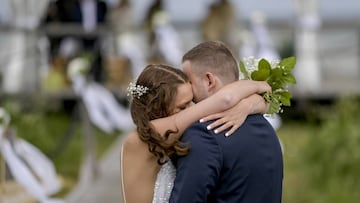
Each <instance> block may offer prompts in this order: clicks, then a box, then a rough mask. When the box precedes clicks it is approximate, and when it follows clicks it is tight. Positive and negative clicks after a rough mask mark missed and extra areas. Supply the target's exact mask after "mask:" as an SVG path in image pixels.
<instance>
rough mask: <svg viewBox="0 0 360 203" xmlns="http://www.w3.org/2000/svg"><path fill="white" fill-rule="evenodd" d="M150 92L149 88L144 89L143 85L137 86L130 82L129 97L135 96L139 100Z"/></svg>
mask: <svg viewBox="0 0 360 203" xmlns="http://www.w3.org/2000/svg"><path fill="white" fill-rule="evenodd" d="M148 90H149V88H148V87H144V86H142V85H137V84H135V83H132V82H130V84H129V86H128V88H127V92H128V93H127V96H130V95H131V96H133V97H136V98H138V99H140V97H141V96H142V95H143V94H145V93H146V92H147V91H148Z"/></svg>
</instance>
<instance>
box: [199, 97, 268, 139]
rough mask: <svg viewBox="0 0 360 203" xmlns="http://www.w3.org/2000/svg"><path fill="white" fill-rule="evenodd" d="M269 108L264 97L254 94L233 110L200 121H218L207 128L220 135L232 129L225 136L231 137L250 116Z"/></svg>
mask: <svg viewBox="0 0 360 203" xmlns="http://www.w3.org/2000/svg"><path fill="white" fill-rule="evenodd" d="M268 107H269V106H268V104H267V103H266V102H265V100H264V99H263V97H261V96H260V95H257V94H254V95H251V96H249V97H247V98H245V99H243V100H241V101H240V102H239V103H238V104H236V105H235V106H233V107H232V108H230V109H228V110H226V111H224V112H221V113H216V114H212V115H209V116H206V117H204V118H202V119H201V120H200V121H201V122H206V121H210V120H215V119H216V121H214V122H212V123H211V124H210V125H208V126H207V128H208V130H214V132H215V133H216V134H218V133H220V132H223V131H224V130H226V129H230V130H229V131H227V132H226V133H225V136H230V135H231V134H233V133H234V132H235V131H236V130H237V129H238V128H239V127H240V126H241V125H242V124H243V123H244V121H245V119H246V117H247V116H248V115H249V114H256V113H265V112H267V110H268Z"/></svg>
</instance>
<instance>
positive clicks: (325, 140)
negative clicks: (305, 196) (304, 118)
mask: <svg viewBox="0 0 360 203" xmlns="http://www.w3.org/2000/svg"><path fill="white" fill-rule="evenodd" d="M328 112H329V114H328V118H327V119H326V120H325V122H324V123H323V125H322V126H321V127H320V128H319V129H318V130H317V131H316V132H315V133H314V135H312V136H311V137H310V139H309V141H308V143H307V144H306V146H305V147H304V149H303V151H302V153H303V156H302V165H301V168H302V170H303V171H304V173H305V174H306V176H308V184H309V185H308V188H311V190H313V192H312V194H313V196H312V197H311V196H310V197H309V198H316V199H317V201H316V202H328V203H332V202H334V203H335V202H357V201H358V199H359V198H360V193H359V188H360V176H359V171H360V147H359V146H360V126H359V120H360V102H359V100H355V99H348V98H347V99H341V100H340V101H339V102H338V103H337V105H336V106H335V108H334V109H332V110H329V111H328Z"/></svg>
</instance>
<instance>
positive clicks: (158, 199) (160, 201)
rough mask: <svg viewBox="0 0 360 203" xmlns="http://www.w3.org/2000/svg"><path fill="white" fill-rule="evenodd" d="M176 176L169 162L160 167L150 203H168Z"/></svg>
mask: <svg viewBox="0 0 360 203" xmlns="http://www.w3.org/2000/svg"><path fill="white" fill-rule="evenodd" d="M175 176H176V169H175V167H174V165H173V164H172V162H171V160H170V159H168V161H167V162H166V163H165V164H164V165H162V166H161V168H160V171H159V173H158V174H157V177H156V182H155V188H154V197H153V201H152V203H168V202H169V198H170V194H171V191H172V188H173V186H174V180H175Z"/></svg>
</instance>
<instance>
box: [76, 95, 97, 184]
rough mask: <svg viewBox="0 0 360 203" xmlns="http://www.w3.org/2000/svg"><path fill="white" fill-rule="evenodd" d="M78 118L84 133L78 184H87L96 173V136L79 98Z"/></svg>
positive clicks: (92, 179)
mask: <svg viewBox="0 0 360 203" xmlns="http://www.w3.org/2000/svg"><path fill="white" fill-rule="evenodd" d="M79 108H80V118H81V121H82V131H83V135H84V160H83V163H82V166H81V169H80V180H79V183H80V184H85V185H86V184H89V183H91V182H93V181H94V179H95V178H96V173H97V164H96V138H95V135H94V132H93V129H92V125H91V123H90V119H89V116H88V113H87V110H86V108H85V106H84V103H83V102H82V101H81V100H79Z"/></svg>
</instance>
